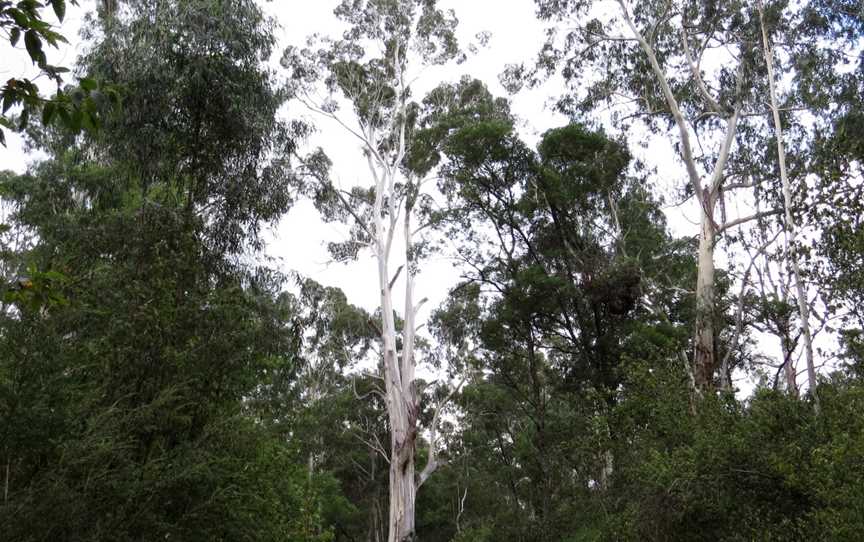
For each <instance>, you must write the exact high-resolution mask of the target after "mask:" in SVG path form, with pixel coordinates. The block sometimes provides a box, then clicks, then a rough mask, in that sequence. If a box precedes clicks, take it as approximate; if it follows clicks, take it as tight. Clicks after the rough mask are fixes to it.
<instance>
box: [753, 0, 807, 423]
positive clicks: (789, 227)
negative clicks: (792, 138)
mask: <svg viewBox="0 0 864 542" xmlns="http://www.w3.org/2000/svg"><path fill="white" fill-rule="evenodd" d="M758 6H759V23H760V25H761V27H762V45H763V53H764V55H765V65H766V67H767V68H768V91H769V94H770V98H771V113H772V116H773V120H774V138H775V139H776V140H777V161H778V163H779V166H780V181H781V183H782V185H783V207H784V211H785V226H786V228H785V232H784V237H785V245H786V247H785V249H786V250H785V252H786V258H787V260H788V261H789V264H790V265H791V267H792V275H793V278H794V279H795V291H796V295H797V298H798V313H799V314H798V315H799V317H800V321H801V334H802V336H803V338H804V355H805V359H806V360H807V381H808V382H807V383H808V385H809V386H808V387H809V393H810V395H811V396H812V397H813V400H814V401H815V405H816V408H817V410H818V408H819V400H818V398H817V396H816V393H815V391H816V367H815V364H814V362H813V336H812V335H811V333H810V307H809V306H808V304H807V293H806V288H805V286H804V280H803V279H802V277H801V269H800V267H799V265H798V259H797V257H796V256H795V255H794V254H793V253H792V250H793V248H794V246H795V237H796V234H797V228H796V224H795V218H794V217H793V216H792V188H791V186H790V184H789V175H788V173H787V171H786V151H785V150H784V148H783V125H782V123H781V122H780V109H779V107H778V106H777V91H776V89H775V88H774V53H773V50H772V48H771V44H770V42H769V41H768V31H767V30H766V28H765V14H764V12H763V9H762V3H761V2H760V3H759V5H758ZM790 359H791V358H790Z"/></svg>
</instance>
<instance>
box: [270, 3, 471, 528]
mask: <svg viewBox="0 0 864 542" xmlns="http://www.w3.org/2000/svg"><path fill="white" fill-rule="evenodd" d="M335 15H336V16H337V17H338V18H339V19H340V20H341V21H343V22H344V23H346V24H347V26H348V29H347V30H346V31H345V32H344V34H343V35H342V37H341V39H329V38H325V39H311V40H310V42H309V44H308V46H307V47H305V48H301V49H298V48H293V47H292V48H288V49H287V50H286V51H285V54H284V56H283V58H282V65H283V66H284V67H285V68H287V69H288V71H289V73H290V76H289V81H290V85H289V87H290V89H291V92H292V95H293V97H294V98H295V100H296V101H297V102H299V103H301V104H303V105H305V106H306V107H307V108H308V109H310V110H311V111H313V112H315V113H317V114H318V115H319V116H321V117H323V118H327V119H330V120H331V121H333V122H335V123H337V124H338V125H339V126H340V127H341V128H343V129H344V130H345V131H346V132H347V133H349V134H350V135H351V136H353V137H354V138H355V139H356V141H357V142H358V144H359V146H360V148H361V151H362V156H363V159H364V161H365V162H366V165H367V166H368V171H367V172H366V175H367V179H368V181H367V183H366V184H365V185H362V186H355V187H352V188H350V189H344V188H342V187H341V186H339V183H338V182H337V181H335V180H334V179H333V178H332V176H331V174H330V171H329V170H330V165H331V163H330V159H329V158H328V157H327V155H326V154H325V150H319V151H318V152H314V153H312V154H311V155H308V156H306V157H301V158H300V160H301V162H302V167H301V168H300V169H299V170H298V172H297V173H298V184H299V189H300V190H301V192H305V193H306V194H308V195H311V196H312V197H313V198H314V199H315V200H316V203H317V204H318V206H319V208H320V210H321V212H322V215H323V216H324V218H325V220H330V221H334V220H342V221H346V222H348V223H350V224H351V235H350V238H349V239H348V240H346V241H345V242H344V243H336V244H333V245H331V249H332V250H333V253H334V255H335V256H336V257H337V258H340V259H345V260H348V259H352V258H355V257H356V256H357V255H358V253H359V251H360V250H361V249H365V248H369V249H370V250H371V251H372V253H373V255H374V257H375V259H376V260H377V281H376V284H375V285H374V286H373V285H370V287H374V288H375V290H376V292H378V293H379V295H380V329H379V332H380V341H381V356H382V361H383V375H382V376H383V379H384V388H385V389H384V391H383V394H384V395H385V397H386V407H387V418H388V423H389V428H390V445H389V450H388V453H389V462H390V466H389V469H390V474H389V480H390V489H389V492H390V498H389V504H390V507H389V535H388V539H389V540H390V541H391V542H401V541H403V540H410V539H412V538H413V537H414V536H415V519H414V516H415V498H416V492H417V489H418V487H419V486H421V485H422V484H423V483H424V482H425V481H426V480H427V479H428V477H429V476H430V475H431V474H432V473H433V472H434V471H435V470H436V468H437V467H438V461H437V459H436V458H437V454H436V451H435V447H436V439H435V438H434V437H433V438H432V439H431V441H430V445H431V448H430V453H429V454H428V458H429V460H428V462H427V463H426V465H425V467H424V468H423V469H422V471H421V472H420V473H419V474H418V473H417V472H416V470H415V450H416V447H417V442H418V436H419V431H420V429H419V427H418V417H419V413H420V405H419V397H418V390H417V383H416V364H417V356H416V352H415V350H416V345H417V336H416V333H417V329H418V324H419V322H418V321H417V314H418V311H419V310H420V308H421V306H422V305H423V303H424V300H417V299H416V298H415V288H416V285H415V278H416V276H417V273H418V270H419V268H420V261H421V258H422V256H423V254H424V252H425V251H426V250H427V248H428V245H427V244H426V243H425V241H424V240H423V239H422V237H418V236H419V235H421V234H422V230H423V227H424V224H423V223H419V220H418V218H419V217H420V216H421V215H422V214H423V211H424V209H425V208H426V206H427V205H428V196H427V195H426V194H424V190H425V189H426V187H427V186H428V185H427V183H428V177H427V176H426V174H427V173H428V170H427V171H418V170H416V169H414V168H412V167H410V165H409V164H407V163H406V157H407V156H408V155H409V153H410V152H411V150H412V148H413V147H414V143H415V142H414V128H415V122H416V115H417V114H416V110H417V106H416V105H415V104H414V103H413V102H412V90H413V88H414V86H415V80H416V77H417V76H418V75H419V74H420V71H422V69H424V68H425V67H429V66H438V65H443V64H446V63H449V62H455V61H458V60H460V59H461V58H462V57H463V53H462V52H461V51H460V49H459V47H458V43H457V40H456V37H455V34H454V31H455V28H456V18H455V15H454V14H453V12H452V11H444V10H442V9H440V8H439V7H438V6H437V3H436V2H435V1H434V0H343V1H342V2H341V3H340V4H339V6H338V7H337V8H336V10H335ZM400 276H401V277H402V280H403V285H404V288H403V299H402V303H403V304H404V308H403V309H402V314H401V320H402V321H401V326H400V325H399V323H397V317H396V307H395V304H396V301H395V300H394V297H395V296H394V288H395V286H396V284H397V281H398V280H399V277H400ZM436 420H437V417H436ZM431 429H432V431H433V432H434V429H435V428H434V427H433V428H431Z"/></svg>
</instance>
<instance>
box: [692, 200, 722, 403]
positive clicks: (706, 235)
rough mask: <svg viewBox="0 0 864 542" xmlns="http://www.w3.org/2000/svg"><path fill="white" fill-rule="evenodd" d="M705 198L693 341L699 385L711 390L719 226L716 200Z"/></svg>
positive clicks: (713, 365)
mask: <svg viewBox="0 0 864 542" xmlns="http://www.w3.org/2000/svg"><path fill="white" fill-rule="evenodd" d="M705 199H706V200H707V201H705V200H703V201H702V231H701V233H700V235H699V254H698V259H697V265H698V268H697V276H696V329H695V337H694V341H693V345H694V349H693V366H694V379H695V381H696V388H697V389H698V390H700V391H705V390H708V389H711V388H712V387H713V384H714V370H715V368H716V367H715V365H716V355H715V351H714V244H715V242H716V238H717V230H716V225H715V224H714V219H713V217H712V216H711V215H712V211H713V203H714V202H713V201H712V200H711V198H710V196H709V197H706V198H705Z"/></svg>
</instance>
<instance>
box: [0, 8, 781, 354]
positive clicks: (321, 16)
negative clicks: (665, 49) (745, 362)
mask: <svg viewBox="0 0 864 542" xmlns="http://www.w3.org/2000/svg"><path fill="white" fill-rule="evenodd" d="M81 4H82V6H81V7H74V6H70V7H69V9H68V12H67V18H66V21H65V22H64V24H63V26H62V28H61V32H62V33H63V34H64V35H65V36H67V38H69V39H70V42H72V43H71V44H70V45H69V46H66V47H64V48H62V49H61V50H60V51H54V50H49V51H48V56H49V61H50V62H52V63H54V64H58V65H66V66H70V65H72V64H73V63H74V61H75V58H76V56H77V55H78V53H80V52H81V51H80V48H81V45H80V43H79V40H78V38H77V29H78V28H79V26H80V24H81V20H82V17H83V14H84V13H85V10H87V9H91V7H92V5H93V3H92V1H88V0H84V1H82V2H81ZM337 4H338V0H317V1H308V0H272V1H271V2H262V5H263V7H264V9H265V11H267V12H268V13H269V14H271V15H273V16H274V17H275V18H276V20H277V21H278V23H279V25H280V27H281V28H280V29H279V30H278V31H277V37H278V39H279V46H277V48H276V49H275V51H274V57H275V58H274V63H275V61H278V58H279V56H281V52H282V49H283V48H284V47H285V46H286V45H289V44H291V45H300V44H302V42H303V41H304V40H305V38H306V36H307V35H309V34H312V33H320V34H324V35H328V34H330V35H332V34H334V33H335V32H338V31H339V27H338V24H337V21H336V19H335V17H334V16H333V9H334V7H335V6H336V5H337ZM440 5H441V7H443V8H453V9H454V10H455V11H456V14H457V16H458V18H459V20H460V26H459V34H460V37H461V38H462V41H463V43H467V42H469V41H471V40H472V38H473V37H474V36H475V35H476V34H477V33H478V32H481V31H488V32H490V33H491V36H492V37H491V40H490V42H489V45H488V47H486V48H484V49H481V50H480V52H479V53H478V54H477V55H476V56H473V57H470V58H469V60H468V61H467V62H465V63H463V64H462V65H459V66H454V67H449V68H448V69H447V70H446V71H442V70H438V71H437V72H436V71H434V70H432V71H430V72H428V73H425V74H424V78H423V79H421V80H420V81H419V82H418V84H417V85H415V94H416V95H418V96H421V95H422V94H423V93H424V91H425V90H428V89H430V88H432V87H434V86H436V85H437V84H439V83H440V82H442V81H457V80H458V79H459V78H460V77H461V76H462V75H464V74H470V75H471V76H472V77H476V78H478V79H481V80H483V81H484V82H485V83H486V84H487V85H488V86H489V88H490V90H491V91H492V93H493V94H496V95H501V96H504V95H506V93H505V92H504V90H503V88H501V86H500V84H499V83H498V74H499V73H500V72H501V71H502V70H503V68H504V66H505V65H506V64H508V63H518V62H525V61H529V62H530V61H531V60H532V59H533V58H534V57H535V55H536V53H537V51H538V50H539V48H540V47H541V45H542V43H543V41H544V37H545V34H544V26H543V24H541V23H540V22H539V21H537V19H536V17H535V14H534V12H535V6H534V1H533V0H462V1H461V2H460V1H458V0H440ZM46 15H47V16H48V18H49V19H51V18H53V15H52V14H51V13H50V10H48V12H47V13H46ZM0 52H2V54H3V57H2V58H0V78H2V77H3V76H5V77H6V78H8V77H12V76H16V77H18V76H21V75H30V76H33V75H35V73H36V70H35V69H34V68H33V67H32V66H31V65H30V62H29V59H28V58H27V56H26V54H25V53H24V52H23V51H22V50H18V51H14V52H10V50H9V48H8V46H7V45H4V46H3V47H2V48H0ZM45 85H46V87H47V86H48V85H49V83H48V82H47V81H46V82H45ZM562 88H563V87H562V86H561V85H560V83H557V82H556V81H554V80H553V81H552V82H550V84H549V85H547V87H546V88H540V89H537V90H534V91H530V92H523V93H520V94H518V95H516V96H513V97H512V110H513V112H514V113H515V114H516V115H517V116H518V117H519V118H520V119H522V121H523V125H522V127H521V131H522V135H523V137H525V138H526V140H528V141H536V140H537V138H538V136H539V135H540V134H541V133H542V132H543V131H545V130H547V129H549V128H552V127H555V126H560V125H562V124H563V123H565V122H566V119H564V118H563V117H562V116H560V115H557V114H553V113H552V112H551V111H550V110H549V109H548V108H547V107H545V102H546V101H547V100H548V98H549V97H552V96H555V95H556V94H560V92H561V90H562ZM285 114H286V115H288V116H293V117H296V116H308V117H309V118H310V120H312V121H314V122H315V123H316V124H317V125H318V128H319V134H318V135H317V136H316V139H315V140H314V141H313V144H322V145H323V146H325V150H327V151H328V153H329V154H331V156H332V157H334V158H335V160H334V161H335V162H336V167H335V175H334V177H335V178H336V179H338V180H339V181H340V182H341V183H342V184H343V186H350V185H353V184H365V182H364V178H363V176H364V173H365V171H366V169H365V162H364V161H363V160H361V154H360V147H359V144H358V143H357V141H355V140H352V139H351V137H350V136H348V135H347V134H346V133H345V132H344V130H340V129H338V128H337V127H335V126H332V125H328V124H327V123H326V122H321V121H320V119H316V118H314V117H312V116H309V114H308V113H307V112H305V111H303V110H301V109H297V108H296V107H288V108H287V109H286V111H285ZM6 135H7V141H8V144H9V146H8V148H5V149H4V148H2V147H0V169H11V170H15V171H19V172H23V171H24V170H25V169H26V167H27V163H28V162H29V161H33V160H34V158H37V157H33V156H27V155H25V154H24V152H23V150H22V145H21V139H20V137H18V136H17V135H15V134H11V133H8V132H7V134H6ZM672 143H673V141H670V140H668V139H664V138H652V139H650V140H649V141H648V143H647V147H646V148H645V149H640V148H637V147H636V146H633V148H632V149H631V150H632V151H633V152H634V153H635V154H637V155H638V156H641V157H643V158H646V159H647V162H648V163H649V165H651V166H654V167H657V169H658V175H657V178H658V179H659V183H658V184H659V185H660V186H661V187H662V189H663V190H665V191H668V190H669V188H670V187H672V186H680V185H681V184H682V180H683V178H684V171H683V168H682V167H681V165H680V163H679V162H678V161H677V160H676V159H675V157H674V151H673V148H672ZM333 149H338V150H337V151H334V150H333ZM667 216H668V218H669V222H670V227H671V228H672V230H673V232H674V233H675V234H676V235H694V234H695V233H696V232H697V231H698V221H697V212H696V207H695V205H685V206H683V207H681V208H670V209H667ZM342 232H344V229H343V228H341V227H338V226H335V225H326V224H323V223H322V222H321V221H320V220H319V218H318V215H317V213H316V211H315V210H314V208H313V207H312V205H311V204H310V203H308V202H299V203H298V204H296V205H295V207H294V208H293V209H292V210H291V211H290V212H289V213H288V215H287V216H286V217H285V218H284V219H283V220H282V221H281V223H280V224H279V225H278V226H276V227H275V228H273V229H272V231H271V233H270V239H269V244H268V249H267V254H268V255H269V256H272V257H275V258H278V259H279V260H280V261H281V265H280V266H281V267H282V268H283V269H284V270H296V271H299V272H300V273H302V274H304V275H307V276H310V277H312V278H314V279H315V280H317V281H319V282H321V283H324V284H327V285H332V286H338V287H340V288H342V289H343V290H344V291H345V292H346V295H347V296H348V299H349V300H350V301H351V302H352V303H354V304H357V305H359V306H362V307H364V308H366V309H368V310H370V311H371V310H375V308H376V307H377V305H378V295H377V293H376V292H377V287H376V286H375V285H376V284H377V279H376V271H375V267H374V261H373V260H372V257H371V255H368V254H366V255H363V256H361V259H360V260H359V261H358V262H355V263H352V264H349V265H347V266H346V265H342V264H336V263H332V264H331V263H329V260H330V258H329V255H328V254H327V251H326V248H325V244H326V242H327V241H336V240H340V239H343V236H342ZM718 256H719V258H718V262H717V263H718V266H722V265H724V264H725V258H724V257H723V255H722V254H718ZM457 278H458V272H457V270H455V269H454V267H453V265H452V263H451V262H450V261H449V260H447V259H446V258H445V257H443V256H440V257H433V258H432V260H431V261H429V262H428V263H427V265H425V266H424V268H423V271H422V274H421V276H420V277H418V281H417V295H416V298H417V299H420V298H422V297H428V298H429V301H430V302H429V303H428V304H427V305H426V311H425V314H421V315H420V316H419V320H420V321H421V322H422V321H423V320H424V319H425V317H426V316H427V315H428V311H429V310H431V309H434V308H435V307H437V306H438V305H439V303H440V302H441V301H443V299H444V298H445V296H446V293H447V290H448V288H449V287H451V286H452V285H453V284H454V282H455V281H456V279H457ZM396 301H397V306H399V304H398V300H396ZM765 346H767V347H768V348H769V349H770V350H773V349H774V348H773V347H770V346H768V345H765Z"/></svg>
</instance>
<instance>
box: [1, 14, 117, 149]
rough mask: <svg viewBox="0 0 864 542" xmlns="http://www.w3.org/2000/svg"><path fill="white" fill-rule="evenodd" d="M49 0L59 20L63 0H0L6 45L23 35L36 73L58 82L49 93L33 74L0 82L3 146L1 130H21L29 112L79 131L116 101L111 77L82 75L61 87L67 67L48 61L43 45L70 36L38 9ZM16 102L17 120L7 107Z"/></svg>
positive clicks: (95, 123)
mask: <svg viewBox="0 0 864 542" xmlns="http://www.w3.org/2000/svg"><path fill="white" fill-rule="evenodd" d="M69 3H70V4H71V5H73V6H77V5H78V2H77V0H69ZM49 4H50V6H51V9H52V10H53V12H54V15H55V16H56V17H57V20H58V21H59V22H60V23H62V22H63V18H64V17H65V15H66V0H50V1H49V2H37V1H36V0H25V1H22V2H17V3H14V2H11V1H3V2H0V29H2V30H3V31H4V32H5V33H6V35H7V36H8V39H9V45H10V47H12V48H14V47H16V46H18V45H19V43H20V42H21V41H22V36H23V44H24V48H25V50H26V51H27V55H28V56H29V57H30V60H31V61H32V63H33V64H35V65H37V66H38V67H39V70H40V76H45V77H47V78H48V79H50V80H51V82H53V83H54V84H56V92H55V93H54V95H53V96H52V97H49V98H46V97H44V96H43V95H42V94H41V93H40V89H39V86H38V85H37V83H36V78H33V79H30V78H17V77H13V78H11V79H9V80H7V81H6V83H5V84H4V85H3V86H2V87H0V103H2V113H0V144H2V145H3V146H5V145H6V136H5V133H4V130H7V129H8V130H24V129H25V128H27V126H28V123H29V120H30V117H31V116H32V115H35V114H40V113H41V119H42V124H43V125H44V126H48V125H52V124H56V125H59V126H60V127H61V128H62V129H63V130H66V131H69V132H71V133H73V134H78V133H79V132H81V131H82V130H87V131H91V132H92V131H95V130H96V129H97V128H98V127H99V126H100V124H101V119H102V118H103V117H105V116H107V115H109V114H110V113H111V112H112V111H113V110H116V109H117V107H118V106H119V104H120V94H119V91H118V89H117V87H116V86H115V85H112V84H109V83H99V82H97V81H96V80H94V79H90V78H87V77H84V78H80V79H79V80H78V85H77V86H71V87H66V88H62V87H61V85H62V84H63V74H65V73H68V72H69V68H65V67H62V66H54V65H52V64H49V63H48V57H47V55H46V53H45V46H46V45H49V46H51V47H54V48H57V47H58V45H59V44H61V43H68V42H67V40H66V38H65V37H63V35H61V34H60V33H58V32H56V31H55V30H54V27H53V26H52V25H51V24H50V23H49V22H47V21H46V20H44V19H43V15H42V13H43V11H42V10H43V9H45V8H46V7H47V6H48V5H49ZM16 107H20V108H21V109H20V114H19V115H18V118H17V122H13V119H12V118H11V117H9V116H8V113H9V112H10V111H14V108H16Z"/></svg>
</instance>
